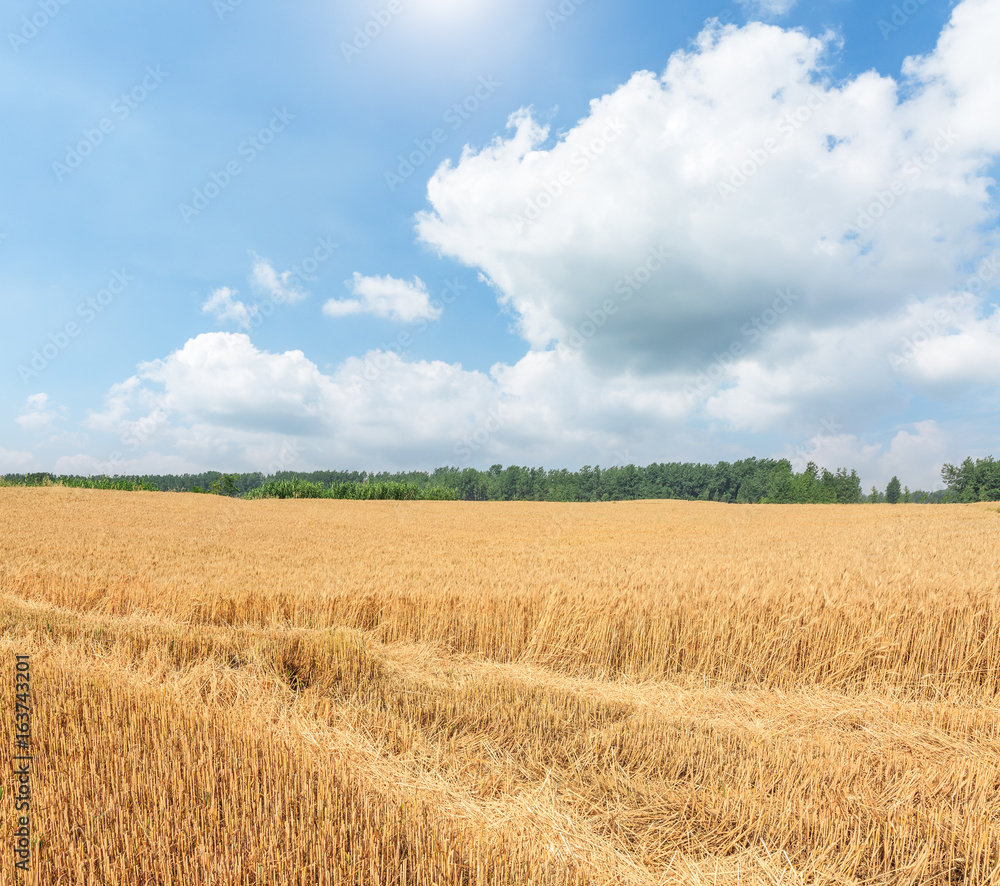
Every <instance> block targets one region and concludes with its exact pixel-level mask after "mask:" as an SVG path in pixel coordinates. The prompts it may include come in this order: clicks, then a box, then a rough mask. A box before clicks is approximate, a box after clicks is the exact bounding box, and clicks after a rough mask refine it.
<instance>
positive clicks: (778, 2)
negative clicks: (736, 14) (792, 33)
mask: <svg viewBox="0 0 1000 886" xmlns="http://www.w3.org/2000/svg"><path fill="white" fill-rule="evenodd" d="M797 2H798V0H739V3H740V6H742V7H743V8H744V9H745V10H746V13H747V15H750V16H758V17H761V18H775V17H777V16H779V15H787V14H788V13H789V12H790V11H791V9H792V7H793V6H794V5H795V4H796V3H797Z"/></svg>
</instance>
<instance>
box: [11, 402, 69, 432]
mask: <svg viewBox="0 0 1000 886" xmlns="http://www.w3.org/2000/svg"><path fill="white" fill-rule="evenodd" d="M57 417H58V412H57V410H55V409H52V408H50V406H49V395H48V394H31V395H30V396H29V397H28V399H27V400H26V402H25V407H24V411H23V412H22V413H21V414H20V415H19V416H17V417H16V418H15V419H14V420H15V421H16V422H17V423H18V424H19V425H20V426H21V428H22V430H25V431H45V430H48V429H49V428H50V427H51V426H52V423H53V422H54V421H55V420H56V418H57Z"/></svg>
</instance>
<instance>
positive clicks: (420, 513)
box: [0, 487, 1000, 886]
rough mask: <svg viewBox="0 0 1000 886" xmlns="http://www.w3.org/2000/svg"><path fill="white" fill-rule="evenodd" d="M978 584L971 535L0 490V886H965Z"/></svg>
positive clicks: (999, 705)
mask: <svg viewBox="0 0 1000 886" xmlns="http://www.w3.org/2000/svg"><path fill="white" fill-rule="evenodd" d="M998 576H1000V513H998V512H997V508H996V506H995V505H994V506H986V505H955V506H944V505H942V506H918V505H897V506H889V505H860V506H836V505H815V506H809V505H791V506H777V505H762V506H751V505H740V506H736V505H720V504H713V503H709V502H697V503H687V502H672V501H658V502H628V503H602V504H579V505H575V504H548V503H466V502H354V501H325V500H320V501H315V500H313V501H310V500H302V501H240V500H233V499H226V498H222V497H218V496H201V495H183V494H169V493H143V492H136V493H127V492H106V491H91V490H82V489H65V488H59V487H51V488H36V489H18V488H4V489H0V618H2V632H0V647H2V661H3V662H4V663H5V666H6V667H7V671H8V673H9V674H10V678H9V679H8V680H7V681H6V683H5V685H6V686H7V689H5V695H4V699H3V710H4V713H5V720H4V723H5V730H4V731H5V732H6V733H7V734H10V733H11V729H10V727H9V726H8V725H7V724H10V723H12V721H13V707H14V704H13V693H14V689H13V673H14V661H15V656H16V655H18V654H25V655H30V660H31V669H32V678H31V679H32V699H31V703H32V709H33V726H32V741H33V746H32V750H33V753H34V755H35V761H34V763H33V766H34V770H33V776H32V777H33V787H32V793H33V799H32V811H31V815H32V828H33V834H34V838H35V839H36V840H37V842H36V843H35V845H34V846H33V856H32V869H31V871H30V873H29V874H28V875H26V876H25V875H22V874H17V875H15V873H14V870H13V865H12V862H11V855H12V853H11V850H10V849H4V856H3V862H2V870H3V871H4V873H3V877H4V880H3V882H12V883H32V884H44V886H62V884H66V886H89V884H119V886H145V884H218V886H223V884H302V886H305V884H441V886H451V884H511V886H515V884H517V886H521V884H538V886H542V884H546V886H547V884H619V883H620V884H673V883H677V884H680V883H684V884H687V883H691V884H748V886H750V884H766V883H780V884H801V883H816V884H854V883H866V884H869V883H870V884H909V883H912V884H918V883H919V884H924V883H927V884H955V883H965V884H980V883H1000V702H998V688H1000V578H998ZM14 753H15V751H14V750H13V740H12V739H9V738H8V739H4V740H3V743H2V747H0V762H2V764H3V765H4V767H5V770H6V771H9V767H10V765H11V763H12V755H13V754H14ZM7 781H8V784H9V779H8V780H7ZM8 790H9V788H8ZM0 805H2V809H3V822H2V828H0V830H2V844H3V846H4V847H11V846H12V845H13V843H14V828H15V823H16V822H15V813H14V811H13V806H12V803H11V802H10V796H9V793H5V795H4V798H3V800H2V802H0Z"/></svg>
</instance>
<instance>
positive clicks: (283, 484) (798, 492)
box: [4, 456, 1000, 504]
mask: <svg viewBox="0 0 1000 886" xmlns="http://www.w3.org/2000/svg"><path fill="white" fill-rule="evenodd" d="M941 476H942V480H943V481H944V483H945V486H946V488H945V489H943V490H937V491H934V492H927V491H924V490H913V491H911V490H910V488H909V487H906V486H902V484H901V483H900V481H899V478H898V477H893V478H892V480H891V481H890V482H889V484H888V485H887V487H886V488H885V490H879V489H876V488H874V487H873V488H872V489H871V491H870V492H869V493H868V494H867V495H866V494H864V493H863V491H862V488H861V481H860V479H859V477H858V475H857V472H856V471H854V470H850V471H848V469H847V468H839V469H838V470H836V471H833V472H831V471H829V470H827V469H826V468H820V467H818V466H817V465H816V464H814V463H813V462H809V464H808V465H807V466H806V467H805V469H804V470H802V471H799V472H796V471H794V470H793V469H792V464H791V462H790V461H789V460H788V459H771V458H762V459H758V458H745V459H741V460H739V461H735V462H731V463H730V462H724V461H720V462H718V463H716V464H700V463H693V462H683V463H681V462H669V463H654V464H650V465H646V466H642V467H637V466H636V465H631V464H630V465H613V466H611V467H607V468H601V467H600V466H595V467H592V466H590V465H584V466H583V467H582V468H581V469H580V470H578V471H570V470H567V469H565V468H559V469H549V470H546V469H545V468H541V467H539V468H529V467H520V466H518V465H510V466H508V467H504V466H502V465H499V464H497V465H493V466H492V467H490V468H488V469H487V470H479V469H477V468H458V467H441V468H437V469H435V470H434V471H398V472H368V471H308V472H303V471H280V472H278V473H276V474H271V475H265V474H262V473H259V472H255V473H244V474H223V473H221V472H219V471H206V472H204V473H201V474H161V475H157V474H146V475H143V476H137V477H114V478H108V477H98V478H86V477H77V476H55V475H49V474H7V475H5V477H4V481H5V483H6V484H8V485H10V484H17V485H42V484H45V483H62V484H64V485H73V486H90V487H92V488H118V489H156V490H163V491H173V492H206V493H215V494H220V495H229V496H238V497H244V498H264V497H274V498H285V497H322V498H440V499H451V498H457V499H461V500H464V501H565V502H592V501H629V500H634V499H654V498H660V499H664V498H667V499H681V500H687V501H718V502H733V503H751V504H757V503H778V504H795V503H801V504H807V503H817V504H821V503H829V504H858V503H861V502H870V503H876V502H888V503H890V504H896V503H901V502H920V503H939V502H973V501H1000V462H997V461H995V460H994V459H993V457H992V456H990V457H988V458H984V459H976V460H973V459H972V458H967V459H965V461H963V462H962V463H961V464H960V465H957V466H956V465H951V464H946V465H945V466H944V467H943V468H942V471H941ZM362 487H363V488H362Z"/></svg>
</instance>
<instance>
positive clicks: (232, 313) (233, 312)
mask: <svg viewBox="0 0 1000 886" xmlns="http://www.w3.org/2000/svg"><path fill="white" fill-rule="evenodd" d="M238 294H239V293H238V292H237V290H235V289H230V288H229V287H228V286H220V287H219V288H218V289H213V290H212V294H211V295H210V296H209V297H208V300H207V301H206V302H205V304H203V305H202V306H201V309H202V311H204V312H205V313H206V314H214V315H215V319H216V320H217V321H218V322H220V323H235V324H236V325H237V326H238V327H239V328H240V329H250V326H251V323H252V322H253V319H254V318H255V317H256V316H257V313H258V311H257V307H256V306H255V305H254V306H247V305H246V304H245V303H244V302H242V301H240V300H239V299H237V298H235V297H234V296H236V295H238Z"/></svg>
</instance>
